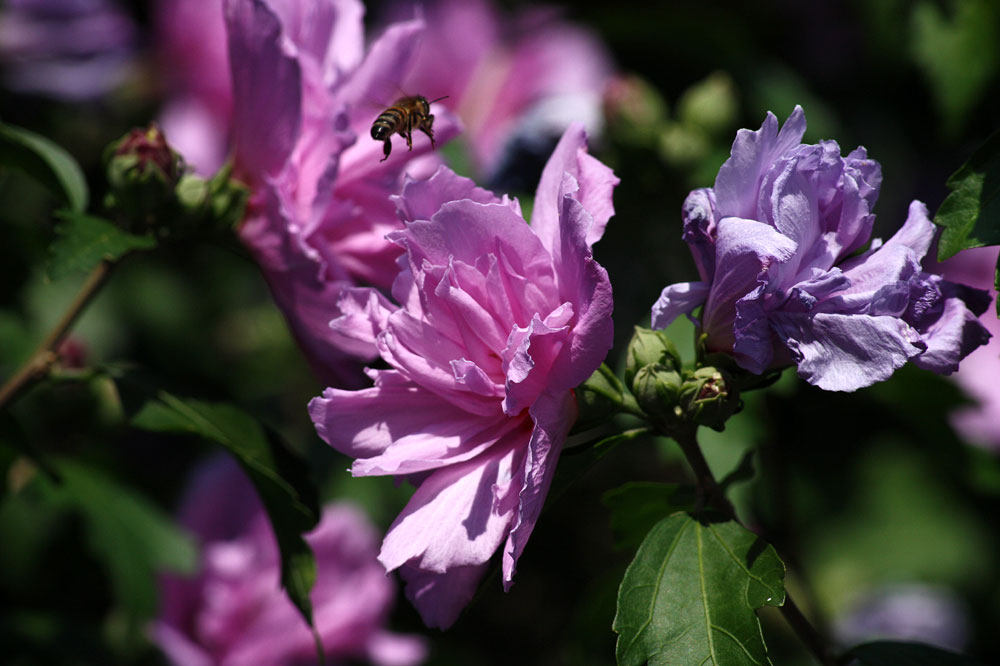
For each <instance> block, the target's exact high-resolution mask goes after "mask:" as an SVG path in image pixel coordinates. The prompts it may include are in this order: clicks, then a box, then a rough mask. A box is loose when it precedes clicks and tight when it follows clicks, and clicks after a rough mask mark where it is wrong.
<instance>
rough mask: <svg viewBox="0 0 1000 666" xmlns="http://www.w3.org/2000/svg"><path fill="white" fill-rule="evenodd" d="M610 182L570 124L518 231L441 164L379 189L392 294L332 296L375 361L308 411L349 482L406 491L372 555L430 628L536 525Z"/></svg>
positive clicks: (601, 334)
mask: <svg viewBox="0 0 1000 666" xmlns="http://www.w3.org/2000/svg"><path fill="white" fill-rule="evenodd" d="M617 183H618V179H617V178H616V177H615V176H614V174H613V173H612V172H611V170H610V169H608V168H607V167H606V166H604V165H603V164H601V163H600V162H599V161H597V160H596V159H595V158H593V157H591V156H590V155H589V154H587V152H586V135H585V133H584V130H583V126H582V125H580V124H574V125H572V126H571V127H570V128H569V129H568V130H567V131H566V133H565V135H564V136H563V138H562V140H561V141H560V143H559V145H558V146H557V147H556V150H555V152H554V153H553V155H552V157H551V158H550V159H549V162H548V164H547V165H546V167H545V171H544V172H543V174H542V179H541V182H540V183H539V185H538V191H537V195H536V198H535V205H534V212H533V215H532V222H531V226H529V225H527V224H525V221H524V219H523V217H522V216H521V210H520V207H519V205H518V203H517V201H516V200H511V199H508V198H507V197H506V196H505V197H503V198H498V197H496V196H495V195H493V194H492V193H491V192H488V191H486V190H482V189H479V188H477V187H476V186H475V184H474V183H473V182H472V181H471V180H468V179H466V178H461V177H459V176H457V175H455V174H454V173H453V172H451V171H450V170H448V169H447V168H444V167H442V168H441V169H439V170H438V172H437V173H436V174H435V175H434V176H433V177H432V178H430V179H428V180H425V181H410V182H408V183H407V184H406V185H405V186H404V188H403V191H402V194H400V196H399V197H397V198H396V200H397V206H398V207H399V210H400V213H401V214H402V216H403V217H404V218H405V219H406V220H407V224H406V229H405V230H402V231H396V232H393V233H392V234H390V236H389V237H390V239H391V240H392V241H393V242H394V243H396V244H398V245H399V246H400V247H402V248H403V249H404V250H405V251H406V255H405V257H404V259H401V260H400V271H399V275H398V277H397V278H396V281H395V283H394V284H393V288H392V295H393V297H394V298H395V300H396V301H397V302H398V303H399V305H396V304H394V303H392V302H390V301H389V300H388V299H386V298H385V297H384V296H382V295H381V294H380V293H379V292H377V291H375V290H372V289H367V290H364V289H353V290H349V291H345V292H344V293H343V295H342V296H341V303H340V307H341V310H342V311H343V312H344V315H343V316H342V317H340V318H339V319H337V320H335V321H334V322H332V324H331V325H332V326H333V327H334V328H335V329H336V330H338V331H340V332H341V333H342V334H344V335H349V336H354V337H355V338H357V339H359V340H361V341H365V342H368V343H374V344H375V345H376V346H377V348H378V351H379V354H380V355H381V357H382V360H383V361H384V362H385V363H387V364H388V365H389V366H390V368H391V369H388V370H374V369H370V370H369V371H368V374H369V376H370V377H371V378H372V379H373V380H374V381H375V386H374V387H372V388H368V389H363V390H359V391H344V390H338V389H332V388H330V389H327V390H326V391H325V392H324V393H323V396H322V397H320V398H316V399H314V400H313V401H312V402H311V403H310V406H309V410H310V413H311V415H312V418H313V422H314V423H315V424H316V429H317V431H318V432H319V434H320V436H321V437H322V438H323V439H324V440H326V441H327V442H329V443H330V444H331V445H332V446H333V447H334V448H336V449H338V450H340V451H342V452H344V453H346V454H348V455H351V456H353V457H355V458H357V460H355V462H354V465H353V467H352V469H351V471H352V473H353V474H354V475H355V476H368V475H385V474H392V475H398V476H403V477H408V478H409V479H410V480H412V481H415V482H416V483H417V484H418V488H417V490H416V492H415V493H414V495H413V497H412V498H411V499H410V502H409V503H408V504H407V506H406V508H405V509H404V510H403V512H402V513H401V514H400V515H399V517H398V518H396V521H395V522H394V523H393V524H392V526H391V527H390V529H389V532H388V534H386V537H385V540H384V541H383V544H382V551H381V553H380V555H379V560H380V561H381V562H382V563H383V564H384V565H385V566H386V568H387V569H389V570H393V569H399V570H400V573H401V575H402V577H403V579H404V580H405V581H406V583H407V586H406V593H407V596H408V597H409V598H410V600H411V601H413V603H414V605H415V606H416V607H417V609H418V610H419V611H420V614H421V615H422V617H423V618H424V621H425V622H426V623H427V624H428V625H430V626H437V627H442V628H445V627H448V626H450V625H451V624H452V623H453V622H454V621H455V620H456V619H457V617H458V615H459V613H460V612H461V610H462V608H463V607H464V606H465V604H466V603H468V601H469V600H470V599H471V597H472V594H473V593H474V592H475V587H476V583H477V582H478V580H479V579H480V578H481V577H482V574H483V573H484V571H485V569H486V567H487V563H488V561H489V559H490V557H491V556H492V555H493V553H494V552H495V551H496V550H497V549H498V548H500V547H502V548H503V561H502V569H503V581H504V587H505V588H509V587H510V586H511V584H512V581H513V577H514V572H515V567H516V565H517V560H518V558H519V557H520V556H521V553H522V552H523V550H524V547H525V544H526V543H527V541H528V537H529V536H530V534H531V532H532V530H533V528H534V526H535V522H536V521H537V519H538V516H539V513H540V511H541V508H542V503H543V502H544V500H545V495H546V494H547V492H548V489H549V485H550V484H551V482H552V477H553V474H554V472H555V466H556V462H557V461H558V458H559V453H560V451H561V450H562V446H563V443H564V442H565V438H566V434H567V432H568V431H569V429H570V427H571V426H572V425H573V422H574V421H575V419H576V415H577V411H576V401H575V399H574V396H573V388H574V387H576V386H578V385H579V384H580V383H582V382H583V381H584V380H586V379H587V377H589V376H590V375H591V373H592V372H593V371H594V370H595V369H596V368H597V367H598V366H599V365H600V364H601V362H602V361H603V360H604V357H605V355H606V354H607V352H608V350H609V349H610V347H611V338H612V323H611V310H612V299H611V283H610V282H609V281H608V275H607V272H606V271H605V270H604V269H603V268H602V267H601V266H600V265H599V264H598V263H597V262H596V261H595V260H594V258H593V255H592V253H591V245H593V243H595V242H597V241H598V240H599V239H600V238H601V236H602V235H603V233H604V227H605V225H606V224H607V222H608V219H609V218H610V217H611V215H612V214H613V212H614V210H613V207H612V203H611V193H612V189H613V188H614V186H615V185H616V184H617Z"/></svg>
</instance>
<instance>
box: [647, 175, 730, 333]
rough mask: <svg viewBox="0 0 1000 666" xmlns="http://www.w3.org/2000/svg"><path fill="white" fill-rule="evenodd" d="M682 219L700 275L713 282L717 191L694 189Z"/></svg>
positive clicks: (685, 236) (685, 237)
mask: <svg viewBox="0 0 1000 666" xmlns="http://www.w3.org/2000/svg"><path fill="white" fill-rule="evenodd" d="M681 219H682V220H683V221H684V231H683V233H682V234H681V238H682V239H683V240H684V242H685V243H687V244H688V247H689V248H691V255H692V256H693V257H694V263H695V265H696V266H697V267H698V275H700V276H701V279H702V280H703V281H704V282H711V281H712V278H713V277H714V276H715V222H716V218H715V193H714V192H712V190H711V189H710V188H705V187H703V188H701V189H698V190H692V191H691V193H690V194H688V195H687V198H686V199H685V200H684V206H683V207H682V208H681ZM675 316H676V315H675ZM654 328H656V327H655V326H654Z"/></svg>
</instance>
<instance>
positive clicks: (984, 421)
mask: <svg viewBox="0 0 1000 666" xmlns="http://www.w3.org/2000/svg"><path fill="white" fill-rule="evenodd" d="M997 252H998V250H997V248H996V247H984V248H976V249H972V250H965V251H963V252H960V253H959V254H957V255H956V256H954V257H952V258H951V259H949V260H948V261H945V262H944V263H942V264H941V274H942V275H943V276H944V277H946V278H948V279H949V280H953V281H955V282H961V283H963V284H968V285H971V286H973V287H978V288H979V289H984V290H986V291H988V292H989V294H990V298H991V300H993V301H995V300H996V297H997V291H996V288H995V287H994V286H993V276H994V274H995V272H996V265H997ZM980 321H981V322H982V323H983V325H984V326H985V327H986V328H987V329H988V330H989V331H990V333H992V334H993V337H992V338H990V341H989V342H988V343H987V344H985V345H983V346H982V347H980V348H979V349H976V350H975V351H974V352H972V353H971V354H969V356H968V358H967V359H966V361H965V362H964V363H963V364H962V367H961V368H959V370H958V372H956V373H955V375H954V379H955V381H956V382H958V385H959V386H961V387H962V388H963V389H964V390H965V391H966V392H967V393H968V394H969V396H970V397H971V398H972V399H973V400H975V401H976V402H978V403H979V404H978V405H975V406H969V407H963V408H961V409H959V410H957V411H956V412H955V413H954V415H953V416H952V423H953V424H954V426H955V428H956V429H957V430H958V431H959V432H960V433H962V435H963V436H964V437H966V438H967V439H968V440H969V441H972V442H975V443H977V444H981V445H983V446H988V447H990V448H992V449H1000V386H998V383H997V378H998V377H1000V319H997V316H996V311H995V310H994V309H993V308H989V309H987V310H986V312H984V313H983V316H982V317H981V318H980Z"/></svg>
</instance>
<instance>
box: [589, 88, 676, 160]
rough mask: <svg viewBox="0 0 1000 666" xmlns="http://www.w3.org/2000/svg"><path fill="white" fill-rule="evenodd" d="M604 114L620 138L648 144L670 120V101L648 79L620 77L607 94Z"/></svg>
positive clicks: (629, 141) (631, 142)
mask: <svg viewBox="0 0 1000 666" xmlns="http://www.w3.org/2000/svg"><path fill="white" fill-rule="evenodd" d="M604 116H605V118H607V119H608V126H609V129H610V131H611V133H612V134H613V135H614V136H615V137H616V138H618V139H619V140H621V141H623V142H625V143H630V144H635V145H642V146H647V145H650V144H654V143H655V141H656V138H657V137H658V136H659V135H660V132H661V131H662V128H663V123H665V122H666V120H667V103H666V101H665V100H664V99H663V97H662V96H661V95H660V93H659V92H657V90H656V88H655V87H653V86H651V85H650V84H649V83H648V82H647V81H646V80H645V79H642V78H640V77H638V76H635V75H625V76H620V77H618V78H616V79H614V80H613V81H611V83H609V84H608V87H607V90H606V92H605V94H604Z"/></svg>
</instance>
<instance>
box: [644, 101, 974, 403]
mask: <svg viewBox="0 0 1000 666" xmlns="http://www.w3.org/2000/svg"><path fill="white" fill-rule="evenodd" d="M805 128H806V123H805V114H804V113H803V112H802V109H801V108H800V107H796V108H795V110H794V111H793V112H792V115H791V116H789V118H788V120H787V121H786V122H785V125H784V127H782V128H781V131H780V132H779V131H778V121H777V119H776V118H775V117H774V115H773V114H771V113H768V114H767V118H765V120H764V124H763V125H762V126H761V128H760V129H759V130H758V131H756V132H751V131H750V130H740V131H739V133H738V134H737V136H736V140H735V141H734V142H733V149H732V154H731V156H730V158H729V159H728V160H727V161H726V163H725V164H723V165H722V168H721V169H719V174H718V176H717V177H716V180H715V187H714V188H707V189H700V190H695V191H693V192H691V194H690V195H688V198H687V200H686V201H685V202H684V207H683V218H684V235H683V237H684V240H685V241H687V243H688V245H689V246H690V248H691V252H692V254H693V255H694V258H695V262H696V264H697V266H698V271H699V273H700V274H701V278H702V280H701V281H700V282H688V283H681V284H674V285H670V286H668V287H667V288H665V289H664V290H663V293H662V294H661V295H660V298H659V300H658V301H657V302H656V304H655V305H654V306H653V327H654V328H664V327H666V326H667V325H669V324H670V323H671V322H672V321H673V320H674V319H675V318H676V317H677V316H679V315H680V314H684V313H690V312H692V311H693V310H694V309H695V308H698V307H700V306H703V307H704V309H703V310H702V313H701V317H700V322H699V326H700V329H701V331H702V333H704V334H705V336H706V345H707V349H708V350H709V351H715V352H724V353H729V354H732V356H733V357H734V358H735V360H736V362H737V363H738V364H739V365H740V366H741V367H743V368H745V369H746V370H749V371H750V372H753V373H758V374H759V373H762V372H764V371H765V370H768V369H769V368H777V367H782V366H786V365H790V364H794V365H797V366H798V372H799V375H800V376H801V377H803V378H804V379H805V380H806V381H808V382H809V383H810V384H814V385H816V386H819V387H820V388H823V389H828V390H834V391H853V390H855V389H858V388H861V387H863V386H868V385H870V384H873V383H875V382H878V381H882V380H884V379H887V378H888V377H890V376H891V375H892V373H893V372H895V371H896V370H897V369H898V368H899V367H900V366H902V365H903V364H904V363H906V361H908V360H910V361H912V362H913V363H914V364H915V365H917V366H919V367H922V368H926V369H929V370H933V371H935V372H939V373H950V372H953V371H955V370H956V369H958V363H959V361H960V360H961V359H962V358H964V357H965V356H966V355H968V354H969V352H971V351H972V350H973V349H975V348H976V347H978V346H980V345H982V344H984V343H985V342H986V341H987V340H988V339H989V333H988V332H987V331H986V329H985V328H983V326H982V324H980V323H979V321H978V320H977V319H976V315H978V314H981V313H982V312H983V310H984V309H985V308H986V306H987V304H988V302H989V299H988V296H987V294H986V293H985V292H982V291H980V290H976V289H971V288H968V287H963V286H961V285H957V284H954V283H951V282H948V281H946V280H943V279H942V278H941V277H940V276H937V275H932V274H929V273H927V272H925V271H924V270H922V269H921V265H920V262H921V260H922V259H923V257H924V255H925V254H927V251H928V249H929V248H930V246H931V244H932V242H933V240H934V235H935V227H934V225H933V224H932V223H931V221H930V219H929V218H928V216H927V207H926V206H925V205H924V204H922V203H920V202H919V201H914V202H913V203H912V204H910V211H909V215H908V217H907V219H906V223H905V224H904V225H903V227H902V228H901V229H900V230H899V231H898V232H897V233H896V234H895V235H894V236H893V237H892V238H890V239H889V240H888V241H887V242H885V243H881V241H879V240H877V239H876V240H875V241H873V242H872V244H871V247H870V248H869V249H868V250H866V251H864V252H861V253H860V254H855V253H856V252H858V251H859V250H860V249H861V248H862V247H863V246H864V245H865V244H866V243H867V242H868V239H869V236H870V235H871V229H872V223H873V221H874V215H873V214H872V208H873V206H874V204H875V200H876V199H877V197H878V190H879V185H880V183H881V177H882V176H881V168H880V167H879V165H878V163H877V162H875V161H873V160H871V159H869V158H868V156H867V154H866V152H865V149H864V148H857V149H856V150H854V151H853V152H851V153H850V154H849V155H848V156H847V157H842V156H841V154H840V147H839V146H838V145H837V144H836V142H833V141H822V142H820V143H818V144H815V145H806V144H802V143H801V140H802V135H803V134H804V133H805Z"/></svg>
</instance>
